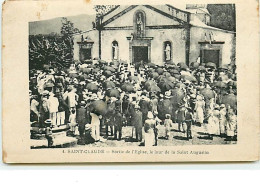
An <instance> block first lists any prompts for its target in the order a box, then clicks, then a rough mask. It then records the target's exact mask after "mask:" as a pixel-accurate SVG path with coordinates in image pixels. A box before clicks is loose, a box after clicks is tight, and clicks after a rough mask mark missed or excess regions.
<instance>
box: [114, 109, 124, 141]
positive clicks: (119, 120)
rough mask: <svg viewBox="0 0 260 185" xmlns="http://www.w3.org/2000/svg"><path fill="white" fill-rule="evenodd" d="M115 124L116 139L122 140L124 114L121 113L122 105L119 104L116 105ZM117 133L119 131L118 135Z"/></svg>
mask: <svg viewBox="0 0 260 185" xmlns="http://www.w3.org/2000/svg"><path fill="white" fill-rule="evenodd" d="M114 124H115V133H114V134H115V135H114V139H118V140H121V137H122V126H123V116H122V114H121V107H119V106H116V108H115V113H114ZM117 133H118V137H117Z"/></svg>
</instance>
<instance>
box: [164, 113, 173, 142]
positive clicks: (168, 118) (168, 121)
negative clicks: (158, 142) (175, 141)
mask: <svg viewBox="0 0 260 185" xmlns="http://www.w3.org/2000/svg"><path fill="white" fill-rule="evenodd" d="M165 118H166V119H165V120H164V126H165V130H166V139H167V140H168V139H169V137H170V131H171V130H170V127H172V120H171V115H170V114H166V115H165Z"/></svg>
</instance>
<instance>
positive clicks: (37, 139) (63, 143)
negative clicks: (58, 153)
mask: <svg viewBox="0 0 260 185" xmlns="http://www.w3.org/2000/svg"><path fill="white" fill-rule="evenodd" d="M34 130H35V129H34ZM67 130H68V128H67V126H66V125H63V126H60V127H56V128H53V129H52V137H53V145H52V147H51V148H67V147H73V146H75V145H76V144H77V139H76V138H74V137H68V136H67V135H66V132H67ZM30 142H31V143H30V144H31V149H36V148H48V141H47V139H46V137H45V133H43V134H41V133H35V134H33V138H32V139H31V140H30Z"/></svg>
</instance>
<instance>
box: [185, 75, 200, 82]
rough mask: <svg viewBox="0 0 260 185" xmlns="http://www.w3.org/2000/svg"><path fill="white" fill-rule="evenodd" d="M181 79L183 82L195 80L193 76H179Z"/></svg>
mask: <svg viewBox="0 0 260 185" xmlns="http://www.w3.org/2000/svg"><path fill="white" fill-rule="evenodd" d="M181 78H182V79H184V80H188V81H190V82H196V81H197V79H196V78H195V77H194V76H190V75H181Z"/></svg>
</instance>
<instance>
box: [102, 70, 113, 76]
mask: <svg viewBox="0 0 260 185" xmlns="http://www.w3.org/2000/svg"><path fill="white" fill-rule="evenodd" d="M112 74H113V73H112V72H111V71H105V72H104V75H105V76H107V77H108V76H111V75H112Z"/></svg>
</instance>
